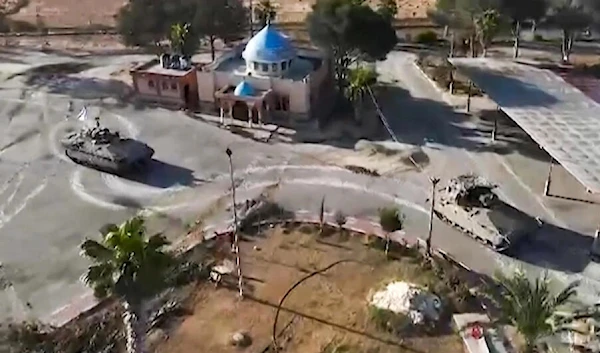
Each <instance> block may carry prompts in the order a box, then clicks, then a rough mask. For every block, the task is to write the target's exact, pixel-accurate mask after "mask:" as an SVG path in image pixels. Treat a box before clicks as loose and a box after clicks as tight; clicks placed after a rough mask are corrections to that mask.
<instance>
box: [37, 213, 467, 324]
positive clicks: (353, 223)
mask: <svg viewBox="0 0 600 353" xmlns="http://www.w3.org/2000/svg"><path fill="white" fill-rule="evenodd" d="M324 218H325V219H324V221H325V224H327V225H329V226H334V227H337V224H336V222H335V214H333V213H326V214H325V217H324ZM287 222H296V223H311V224H319V223H320V217H319V216H318V215H316V214H313V213H311V212H309V211H306V210H301V211H297V212H294V213H293V216H291V217H287V218H284V219H276V220H270V221H262V222H256V223H253V225H267V224H269V225H275V224H282V223H287ZM344 228H345V229H347V230H350V231H352V232H355V233H360V234H363V235H367V234H372V235H375V236H377V237H379V238H382V239H385V238H386V232H385V231H384V230H383V229H382V228H381V226H380V225H379V224H378V223H377V222H373V221H371V220H368V219H363V218H357V217H347V218H346V224H345V225H344ZM231 232H232V223H231V222H229V221H226V222H222V223H221V224H217V225H209V226H207V227H204V228H203V229H202V231H201V236H199V237H195V236H191V235H192V234H193V232H190V233H188V234H187V235H186V236H185V237H184V238H183V239H182V240H181V241H179V242H176V243H173V244H172V246H171V248H172V249H173V250H174V251H175V252H176V254H177V255H179V256H180V255H183V254H185V253H188V252H189V251H191V250H193V249H194V248H195V247H196V246H198V245H200V244H202V243H203V242H205V241H210V240H214V239H216V238H218V237H221V236H226V235H229V234H231ZM389 238H390V241H392V242H395V243H398V244H401V245H402V246H408V247H417V248H418V249H425V241H424V240H423V239H421V238H417V240H416V241H409V240H408V239H406V233H405V232H404V231H397V232H392V233H390V236H389ZM432 252H433V255H434V256H437V257H439V258H441V259H443V260H445V261H447V262H449V263H451V264H453V265H454V266H458V267H460V268H461V269H462V270H464V271H468V272H473V271H472V270H471V268H469V267H468V266H466V265H465V264H463V263H462V262H460V261H458V260H457V259H455V258H454V256H452V255H451V254H449V253H448V252H446V251H444V250H441V249H438V248H435V247H432ZM109 300H110V299H107V300H106V301H109ZM106 301H98V300H97V299H96V298H94V296H93V294H92V292H91V291H90V292H87V293H85V294H83V295H81V296H80V297H78V298H77V299H75V300H74V301H73V302H72V303H71V304H69V305H66V306H64V307H62V308H60V309H58V310H57V311H55V312H54V313H52V314H51V315H50V316H49V317H48V318H47V319H46V320H43V321H44V322H48V323H50V324H51V325H53V326H56V327H61V326H64V325H66V324H68V323H70V322H72V321H74V320H77V319H78V318H81V317H82V316H83V315H85V314H86V313H88V312H90V311H93V310H94V309H95V308H96V307H98V305H102V304H103V303H105V302H106Z"/></svg>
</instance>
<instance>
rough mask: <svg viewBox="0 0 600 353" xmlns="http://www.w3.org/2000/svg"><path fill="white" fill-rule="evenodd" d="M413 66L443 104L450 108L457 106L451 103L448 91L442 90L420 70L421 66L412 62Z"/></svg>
mask: <svg viewBox="0 0 600 353" xmlns="http://www.w3.org/2000/svg"><path fill="white" fill-rule="evenodd" d="M412 63H413V65H414V66H415V67H416V68H417V71H418V72H419V73H420V74H421V76H423V77H424V78H425V80H427V82H429V84H430V85H431V86H433V88H434V89H435V90H436V91H437V92H438V93H439V94H440V95H441V96H442V100H443V101H444V103H446V104H448V105H449V106H451V107H456V106H458V105H457V104H454V102H452V99H451V98H450V97H449V96H448V95H449V93H448V91H445V90H444V89H442V88H441V87H440V86H439V85H438V84H437V82H435V81H434V80H433V79H432V78H431V77H429V76H428V75H427V74H426V73H425V71H423V69H422V68H421V66H419V64H417V61H416V60H415V61H413V62H412Z"/></svg>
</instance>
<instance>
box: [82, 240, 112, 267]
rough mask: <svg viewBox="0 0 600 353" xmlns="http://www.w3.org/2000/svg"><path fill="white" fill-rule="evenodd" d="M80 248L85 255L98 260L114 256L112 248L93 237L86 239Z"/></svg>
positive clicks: (106, 259)
mask: <svg viewBox="0 0 600 353" xmlns="http://www.w3.org/2000/svg"><path fill="white" fill-rule="evenodd" d="M80 249H81V253H82V255H83V256H85V257H88V258H90V259H92V260H93V261H96V262H100V261H108V260H110V259H112V257H113V252H112V250H111V249H109V248H107V247H105V246H104V245H102V244H100V243H99V242H97V241H95V240H91V239H87V240H85V241H84V242H83V243H82V244H81V246H80Z"/></svg>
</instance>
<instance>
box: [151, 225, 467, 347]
mask: <svg viewBox="0 0 600 353" xmlns="http://www.w3.org/2000/svg"><path fill="white" fill-rule="evenodd" d="M308 227H309V226H302V227H301V228H295V229H293V230H291V231H288V230H285V229H282V228H279V227H277V228H274V229H273V230H267V232H266V236H262V235H261V236H253V237H247V238H246V239H245V240H246V241H244V242H243V243H242V245H241V254H242V269H243V271H244V272H243V273H244V278H245V280H246V289H245V290H246V293H245V295H246V297H245V298H244V299H243V300H239V299H238V296H237V290H236V289H235V283H236V280H235V277H234V276H232V278H229V279H226V280H224V281H225V282H226V284H225V285H224V286H222V287H220V288H214V287H212V286H210V285H206V286H203V287H202V288H201V289H199V291H198V292H197V294H196V298H195V302H194V305H193V314H192V315H190V316H188V317H186V318H185V319H184V321H183V322H182V323H181V325H180V326H178V327H177V328H176V329H175V330H174V331H173V332H172V333H171V334H170V335H169V336H170V338H169V339H168V340H167V341H166V342H164V343H163V344H162V345H160V346H159V347H158V349H157V350H156V352H160V353H166V352H169V353H188V352H190V353H191V352H194V353H202V352H207V353H208V352H225V353H226V352H238V351H240V349H238V348H236V347H233V346H232V345H231V344H230V338H231V336H232V334H233V333H234V332H237V331H244V332H247V333H248V334H249V336H250V337H251V338H252V341H253V343H252V345H251V346H249V347H248V348H246V349H243V350H242V351H244V352H263V350H264V349H265V348H267V347H268V346H269V344H270V343H271V332H272V325H273V319H274V315H275V307H276V305H277V303H278V302H279V300H280V299H281V297H282V296H283V295H284V293H285V292H286V291H287V290H288V288H290V287H291V286H292V285H293V284H294V283H295V282H296V281H298V280H299V279H301V278H302V277H304V276H306V275H307V274H308V273H310V272H312V271H315V270H317V269H321V268H324V267H326V266H328V265H330V264H332V263H334V262H336V261H339V260H342V259H352V260H353V262H347V263H341V264H339V265H337V266H335V267H333V268H331V269H330V270H328V271H326V272H324V273H323V274H320V275H317V276H315V277H312V278H310V279H309V280H307V281H306V282H304V283H303V284H301V285H300V286H299V287H297V288H296V289H295V290H294V292H292V294H291V295H290V296H289V297H288V298H287V299H286V302H285V304H284V305H283V307H284V308H285V311H282V312H281V315H280V318H279V322H278V325H277V331H278V332H280V331H283V334H282V335H281V336H280V337H279V338H278V340H279V344H280V345H282V346H283V348H284V350H283V352H286V353H301V352H302V353H309V352H315V353H320V352H323V353H326V352H333V350H332V348H333V347H332V346H333V345H334V344H333V343H335V344H337V345H339V344H342V343H343V344H346V345H348V346H350V347H352V350H350V351H347V352H354V351H355V350H356V352H373V353H375V352H378V353H388V352H390V353H391V352H396V353H397V352H423V353H426V352H441V351H443V352H447V353H454V352H456V353H459V352H462V351H463V347H462V342H461V340H460V338H459V336H458V335H456V334H454V333H452V332H451V331H450V330H448V329H447V328H446V330H444V333H437V334H435V335H432V334H424V333H422V334H414V335H412V336H411V337H410V338H409V337H404V339H400V338H399V337H395V336H393V335H392V334H389V333H387V332H383V331H382V330H380V329H378V328H377V327H376V325H375V324H374V323H373V322H372V320H371V319H370V316H369V308H368V305H367V304H368V297H369V293H371V292H372V291H373V290H377V289H379V288H381V287H382V286H383V285H384V284H385V283H386V282H389V281H391V280H397V279H405V280H407V281H411V282H414V283H420V284H425V283H427V282H428V281H431V280H432V277H431V276H432V273H429V272H427V271H423V270H422V268H421V267H419V266H418V265H417V264H416V263H415V262H414V259H411V258H409V257H406V258H401V260H386V259H385V257H384V255H383V252H382V251H381V250H376V249H374V248H373V247H370V246H366V245H365V237H364V236H350V235H348V234H345V235H340V234H338V233H336V234H333V235H330V236H326V237H325V236H323V237H317V236H315V233H314V231H315V230H314V228H308ZM228 256H230V255H228ZM419 269H420V270H419ZM226 287H228V288H226ZM292 312H293V314H292ZM287 325H289V326H287ZM443 326H445V325H443ZM286 327H287V328H286ZM284 328H286V329H285V330H284ZM328 344H329V345H330V346H329V348H326V347H327V345H328Z"/></svg>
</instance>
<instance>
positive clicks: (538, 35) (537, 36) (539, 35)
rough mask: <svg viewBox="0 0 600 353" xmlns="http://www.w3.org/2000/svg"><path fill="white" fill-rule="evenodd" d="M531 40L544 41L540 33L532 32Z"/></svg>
mask: <svg viewBox="0 0 600 353" xmlns="http://www.w3.org/2000/svg"><path fill="white" fill-rule="evenodd" d="M533 40H534V41H536V42H543V41H544V36H542V35H541V34H537V33H536V34H534V35H533Z"/></svg>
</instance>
